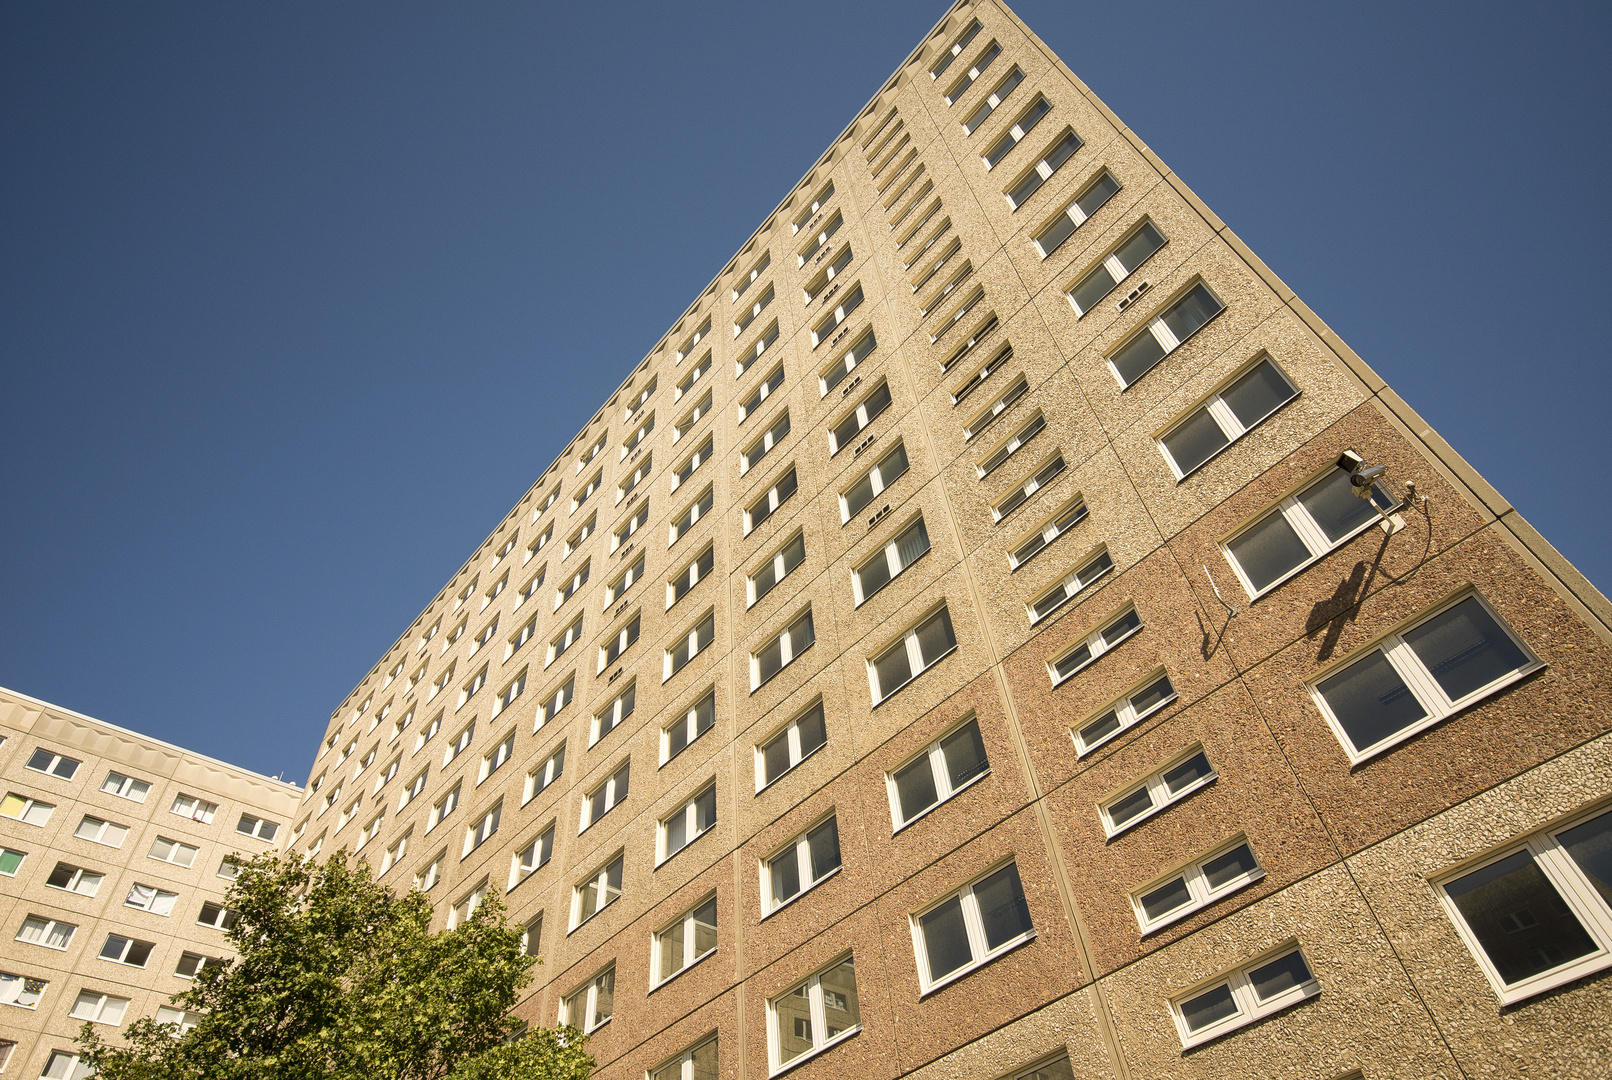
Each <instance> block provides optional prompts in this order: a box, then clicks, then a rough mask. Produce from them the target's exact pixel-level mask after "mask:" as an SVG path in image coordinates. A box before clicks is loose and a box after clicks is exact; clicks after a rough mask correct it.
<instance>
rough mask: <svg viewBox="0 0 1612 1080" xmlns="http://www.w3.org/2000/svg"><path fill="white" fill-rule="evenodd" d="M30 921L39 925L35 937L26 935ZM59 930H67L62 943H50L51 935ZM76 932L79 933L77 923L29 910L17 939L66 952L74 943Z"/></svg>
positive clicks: (43, 947)
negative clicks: (36, 913)
mask: <svg viewBox="0 0 1612 1080" xmlns="http://www.w3.org/2000/svg"><path fill="white" fill-rule="evenodd" d="M30 923H35V924H37V925H38V932H37V933H36V934H35V935H34V936H33V937H26V936H24V935H26V934H27V933H28V931H29V928H30V927H29V924H30ZM59 931H65V933H64V934H63V937H62V943H61V944H60V945H52V944H51V943H50V938H51V935H52V934H55V933H57V932H59ZM76 933H78V924H77V923H70V922H63V921H62V920H61V919H51V918H47V917H45V916H44V915H35V914H33V913H32V912H29V913H28V914H27V915H26V916H24V917H23V920H22V927H21V928H20V929H18V931H17V935H16V939H17V940H18V941H21V942H24V943H25V944H28V945H38V946H39V947H40V948H42V949H55V950H56V951H57V952H66V951H67V947H68V946H70V945H71V944H72V943H73V935H74V934H76Z"/></svg>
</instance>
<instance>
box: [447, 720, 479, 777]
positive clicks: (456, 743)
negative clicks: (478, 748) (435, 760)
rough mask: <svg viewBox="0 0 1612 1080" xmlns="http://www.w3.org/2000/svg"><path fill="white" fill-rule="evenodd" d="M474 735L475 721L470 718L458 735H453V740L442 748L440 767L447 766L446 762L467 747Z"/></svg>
mask: <svg viewBox="0 0 1612 1080" xmlns="http://www.w3.org/2000/svg"><path fill="white" fill-rule="evenodd" d="M475 737H476V722H475V721H474V720H472V721H470V723H468V724H466V725H465V726H464V728H463V729H461V730H460V732H459V734H458V735H455V736H454V739H453V742H451V743H449V744H448V745H447V746H445V747H443V748H442V767H443V768H444V769H445V768H447V767H448V762H450V761H452V760H453V759H454V758H456V757H458V756H459V755H460V754H462V753H464V752H465V751H466V750H467V749H469V747H470V741H471V740H472V739H474V738H475Z"/></svg>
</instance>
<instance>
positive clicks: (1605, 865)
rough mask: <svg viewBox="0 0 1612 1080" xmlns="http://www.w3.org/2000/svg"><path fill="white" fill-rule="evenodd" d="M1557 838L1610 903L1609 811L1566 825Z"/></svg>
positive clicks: (1611, 827) (1611, 853)
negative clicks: (1573, 824) (1566, 828)
mask: <svg viewBox="0 0 1612 1080" xmlns="http://www.w3.org/2000/svg"><path fill="white" fill-rule="evenodd" d="M1556 839H1557V840H1558V841H1559V842H1560V843H1561V845H1562V847H1564V848H1566V849H1567V853H1568V854H1569V855H1571V856H1572V857H1573V861H1574V862H1576V863H1578V868H1579V869H1580V870H1582V871H1584V876H1585V877H1587V878H1589V879H1590V884H1591V885H1593V886H1595V891H1596V892H1598V893H1600V894H1601V899H1602V900H1605V901H1606V902H1607V904H1608V906H1612V814H1602V815H1601V816H1600V817H1598V818H1595V819H1593V820H1591V821H1586V822H1585V823H1584V824H1582V825H1579V826H1576V827H1574V828H1571V829H1568V830H1567V831H1566V832H1564V833H1560V834H1558V835H1557V837H1556Z"/></svg>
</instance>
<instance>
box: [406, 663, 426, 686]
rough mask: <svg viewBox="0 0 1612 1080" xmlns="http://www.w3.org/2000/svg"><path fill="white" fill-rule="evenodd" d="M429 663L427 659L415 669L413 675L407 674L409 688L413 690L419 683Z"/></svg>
mask: <svg viewBox="0 0 1612 1080" xmlns="http://www.w3.org/2000/svg"><path fill="white" fill-rule="evenodd" d="M430 663H431V661H429V660H427V661H425V663H423V664H421V665H420V666H419V667H418V668H416V669H415V671H414V674H413V675H410V676H409V689H410V690H413V689H414V688H415V687H416V686H418V685H420V680H421V679H423V678H425V669H426V668H427V667H428V666H429V665H430Z"/></svg>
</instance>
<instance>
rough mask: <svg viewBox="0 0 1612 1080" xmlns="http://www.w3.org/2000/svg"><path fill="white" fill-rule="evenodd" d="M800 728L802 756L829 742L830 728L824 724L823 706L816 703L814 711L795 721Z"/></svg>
mask: <svg viewBox="0 0 1612 1080" xmlns="http://www.w3.org/2000/svg"><path fill="white" fill-rule="evenodd" d="M795 726H796V727H798V728H799V729H800V756H801V757H803V758H804V757H805V756H806V755H807V754H810V753H811V752H812V751H813V750H816V749H817V748H818V747H819V746H822V745H823V744H824V743H826V742H828V729H827V728H826V727H824V725H823V706H822V704H821V703H819V704H817V705H814V706H813V707H812V711H811V712H809V713H807V714H806V715H805V716H802V717H801V718H800V719H799V720H797V721H795Z"/></svg>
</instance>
